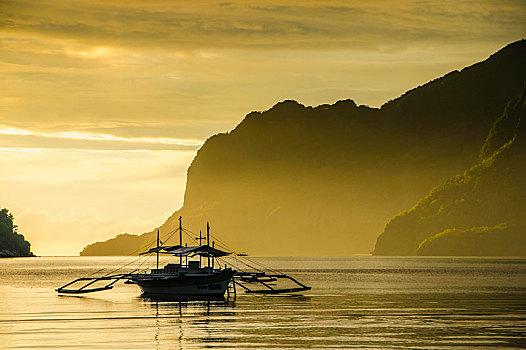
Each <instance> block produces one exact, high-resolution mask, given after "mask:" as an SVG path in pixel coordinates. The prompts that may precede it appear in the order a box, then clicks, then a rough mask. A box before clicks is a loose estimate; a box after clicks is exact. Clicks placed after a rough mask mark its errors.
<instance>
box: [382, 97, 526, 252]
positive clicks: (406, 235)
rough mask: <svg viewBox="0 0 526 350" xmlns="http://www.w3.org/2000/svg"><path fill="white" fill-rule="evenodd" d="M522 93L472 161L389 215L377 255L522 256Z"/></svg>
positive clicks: (525, 230) (525, 142)
mask: <svg viewBox="0 0 526 350" xmlns="http://www.w3.org/2000/svg"><path fill="white" fill-rule="evenodd" d="M525 213H526V96H525V92H524V91H523V93H522V94H521V96H520V97H519V98H517V99H515V100H513V101H512V102H511V103H510V104H509V105H508V106H507V108H506V110H505V111H504V113H503V115H502V116H501V117H500V118H499V119H498V120H497V121H496V122H495V124H494V125H493V127H492V129H491V131H490V133H489V135H488V138H487V140H486V143H485V144H484V146H483V148H482V152H481V157H480V161H479V163H478V164H477V165H475V166H474V167H472V168H471V169H469V170H467V171H466V172H465V173H464V174H463V175H457V176H454V177H452V178H450V179H449V180H448V181H447V182H446V183H445V184H444V185H443V186H441V187H438V188H436V189H434V190H433V191H432V192H431V194H430V195H428V196H427V197H426V198H424V199H423V200H422V201H420V202H419V203H418V204H417V205H416V206H415V207H414V208H412V209H410V210H409V211H407V212H405V213H403V214H401V215H400V216H397V217H395V218H394V219H392V220H391V221H390V222H389V223H388V224H387V226H386V227H385V230H384V232H383V233H382V234H381V235H380V237H379V238H378V241H377V243H376V248H375V251H374V253H375V254H378V255H413V254H415V253H416V254H419V255H526V215H525Z"/></svg>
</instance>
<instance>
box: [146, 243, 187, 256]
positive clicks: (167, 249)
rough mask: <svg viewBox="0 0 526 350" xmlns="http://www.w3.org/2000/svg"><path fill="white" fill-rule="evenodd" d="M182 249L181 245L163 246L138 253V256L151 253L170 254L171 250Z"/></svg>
mask: <svg viewBox="0 0 526 350" xmlns="http://www.w3.org/2000/svg"><path fill="white" fill-rule="evenodd" d="M181 247H183V246H182V245H179V244H178V245H165V246H160V247H154V248H150V249H149V250H148V251H146V252H142V253H140V254H139V255H144V254H151V253H157V252H159V253H167V252H171V251H172V250H176V249H179V248H181Z"/></svg>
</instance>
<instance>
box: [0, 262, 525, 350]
mask: <svg viewBox="0 0 526 350" xmlns="http://www.w3.org/2000/svg"><path fill="white" fill-rule="evenodd" d="M252 259H254V260H257V261H258V262H260V263H263V264H265V265H267V266H269V267H272V268H276V269H280V270H282V271H284V272H286V273H289V274H291V275H293V276H294V277H297V278H298V279H299V280H300V281H302V282H305V283H306V284H308V285H310V286H312V290H311V291H308V292H306V293H304V294H303V295H300V296H252V295H243V294H242V293H238V295H237V299H236V301H235V303H224V302H218V301H214V302H176V301H158V300H157V301H156V300H148V299H143V298H141V297H140V293H139V290H138V287H137V286H134V285H124V284H122V283H119V284H118V285H117V286H116V287H115V289H113V290H111V291H104V292H98V293H92V294H87V295H84V296H81V297H78V296H59V295H57V294H56V292H55V291H54V288H56V287H58V286H60V285H62V284H64V283H66V282H68V281H69V280H72V279H74V278H75V277H78V276H81V275H87V274H89V273H92V272H93V271H95V270H98V269H100V268H103V267H106V268H109V267H112V266H119V265H121V264H122V263H123V262H126V261H127V260H126V259H124V258H122V257H99V258H84V257H75V258H71V257H67V258H57V257H54V258H45V257H42V258H21V259H3V260H0V303H1V304H0V306H1V307H0V348H5V349H42V348H52V349H58V348H61V349H67V348H73V349H202V348H221V349H304V348H320V349H332V348H338V349H352V348H361V349H363V348H366V349H408V348H410V349H492V348H498V349H517V348H526V259H502V258H422V257H410V258H408V257H397V258H391V257H369V256H363V257H362V256H359V257H346V258H257V259H256V258H252Z"/></svg>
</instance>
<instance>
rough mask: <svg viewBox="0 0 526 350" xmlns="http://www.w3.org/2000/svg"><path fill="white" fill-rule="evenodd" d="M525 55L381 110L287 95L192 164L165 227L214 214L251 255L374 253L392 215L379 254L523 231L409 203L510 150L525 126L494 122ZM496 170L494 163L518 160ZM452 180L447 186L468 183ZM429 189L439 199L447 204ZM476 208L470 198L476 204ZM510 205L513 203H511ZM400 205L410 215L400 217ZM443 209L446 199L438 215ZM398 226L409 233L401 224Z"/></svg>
mask: <svg viewBox="0 0 526 350" xmlns="http://www.w3.org/2000/svg"><path fill="white" fill-rule="evenodd" d="M525 61H526V41H525V40H520V41H518V42H515V43H512V44H510V45H508V46H506V47H505V48H503V49H501V50H500V51H498V52H496V53H495V54H493V55H491V56H490V57H489V58H488V59H487V60H485V61H483V62H480V63H476V64H474V65H472V66H469V67H467V68H464V69H462V70H460V71H453V72H450V73H448V74H446V75H445V76H443V77H441V78H438V79H436V80H433V81H431V82H429V83H427V84H424V85H422V86H419V87H417V88H415V89H412V90H410V91H408V92H406V93H404V94H403V95H402V96H400V97H399V98H396V99H394V100H392V101H389V102H387V103H386V104H384V105H383V106H382V107H381V108H370V107H368V106H358V105H357V104H356V103H355V102H354V101H352V100H344V101H338V102H336V103H334V104H332V105H328V104H326V105H320V106H317V107H308V106H304V105H301V104H300V103H298V102H296V101H291V100H287V101H283V102H280V103H278V104H276V105H275V106H274V107H272V108H271V109H269V110H268V111H264V112H252V113H250V114H248V115H247V116H246V117H245V118H244V120H243V121H242V122H241V123H240V124H239V125H238V126H237V127H236V128H235V129H234V130H232V131H231V132H229V133H224V134H218V135H215V136H213V137H211V138H210V139H208V140H207V141H206V142H205V144H204V145H203V146H202V148H201V149H200V150H199V151H198V153H197V156H196V157H195V159H194V160H193V162H192V164H191V166H190V168H189V169H188V174H187V183H186V191H185V197H184V205H183V207H182V208H181V209H180V210H178V211H177V212H175V213H174V214H173V215H172V216H171V217H170V218H169V219H168V220H167V221H166V222H165V223H164V224H163V225H162V226H161V227H160V231H161V234H164V233H168V232H171V231H173V230H174V229H175V228H176V226H177V220H176V219H177V218H178V217H179V215H181V216H183V218H184V221H185V226H186V227H189V228H191V229H194V230H199V229H200V228H202V227H203V225H204V224H205V223H206V221H210V222H211V224H212V230H213V232H214V231H215V232H218V233H220V235H221V237H222V239H223V241H224V242H225V243H227V244H229V245H232V246H233V247H236V248H238V249H242V250H243V251H247V252H249V253H250V254H251V255H254V254H260V255H349V254H354V253H369V252H371V250H372V249H373V247H374V246H375V241H376V239H377V238H378V235H379V233H380V232H382V228H384V226H385V223H386V222H389V224H388V225H387V226H386V227H385V229H384V230H383V233H382V234H381V236H380V237H379V238H378V242H377V243H376V247H375V249H374V254H377V255H400V254H404V255H415V254H417V251H419V252H418V253H419V254H435V253H437V254H438V252H439V251H440V250H439V249H438V248H432V247H438V246H439V243H440V242H444V240H452V239H453V238H454V237H458V236H459V235H461V236H462V237H468V236H469V237H471V236H474V237H482V236H476V234H477V233H480V232H485V234H489V233H490V232H493V233H495V234H498V232H502V230H506V231H507V232H508V231H509V232H511V231H510V230H516V229H515V227H516V225H520V224H521V220H520V219H517V220H515V221H506V220H505V221H499V220H496V221H491V220H483V221H480V222H477V223H474V224H471V223H470V224H469V225H467V226H466V225H464V226H457V223H456V222H454V224H452V225H436V226H426V225H427V224H429V225H431V223H432V220H431V218H430V219H429V220H427V219H426V220H427V221H426V220H424V221H422V220H420V219H418V220H416V221H413V222H412V223H411V220H413V219H412V216H411V215H408V214H405V213H406V211H408V210H409V211H408V212H407V213H412V212H414V211H415V210H416V209H411V210H410V208H411V207H413V206H414V205H415V203H418V202H419V201H420V200H421V198H423V197H425V196H426V195H427V194H429V192H430V191H431V190H432V189H433V188H435V187H436V186H438V185H440V184H443V183H446V184H447V183H453V182H454V181H456V180H451V179H457V180H458V181H460V182H461V183H465V182H466V181H467V177H462V176H461V177H462V179H460V178H459V177H457V176H456V174H461V173H463V172H464V171H465V169H468V168H469V167H471V166H472V165H473V164H477V162H479V160H480V166H479V167H478V168H477V169H473V170H472V172H470V173H469V174H466V176H469V177H470V178H474V177H475V176H478V174H479V173H482V172H484V169H489V168H490V167H489V164H490V163H492V162H496V161H497V160H498V159H500V158H499V156H498V154H501V153H502V152H503V151H502V150H500V148H501V147H502V146H503V145H504V143H509V141H510V140H511V139H510V137H511V136H510V135H512V134H510V131H509V130H512V129H513V128H512V127H509V130H507V131H506V132H507V133H505V134H506V135H505V136H504V134H503V133H502V132H500V131H499V132H498V133H497V131H495V132H494V134H495V136H491V137H489V136H488V130H490V129H491V130H493V129H492V128H500V126H495V125H496V124H495V120H496V119H497V118H498V117H499V116H500V115H501V114H502V111H503V110H504V108H505V107H506V105H507V104H508V103H509V102H510V100H512V99H514V98H516V97H517V96H518V95H519V94H520V92H521V90H522V89H523V85H524V81H525V80H526V65H525V64H524V62H525ZM509 108H512V107H509ZM513 108H514V107H513ZM509 111H511V109H509ZM497 124H499V123H497ZM504 124H506V123H504ZM504 124H503V125H504ZM499 125H500V124H499ZM506 125H508V124H506ZM499 130H500V129H499ZM497 134H498V135H497ZM513 135H514V134H513ZM497 145H500V146H498V147H497ZM481 147H482V148H483V151H482V155H481ZM513 148H517V147H513ZM499 150H500V151H499ZM513 152H517V151H513ZM504 153H506V152H504ZM492 169H493V168H492ZM494 169H495V170H488V171H489V172H495V173H496V172H499V171H501V170H502V171H506V170H505V169H508V168H507V167H502V168H501V167H500V166H499V167H495V168H494ZM510 169H511V168H510ZM516 171H517V172H520V168H517V170H516ZM495 176H497V175H495ZM510 176H511V175H510ZM514 176H515V175H514ZM448 179H450V180H448ZM481 179H486V177H481ZM506 179H507V178H506ZM506 179H503V181H507V180H506ZM524 179H525V177H522V178H521V177H517V178H514V181H515V180H517V181H519V182H521V181H522V182H524V181H525V180H524ZM446 181H447V182H446ZM481 181H482V180H481ZM488 181H489V180H488ZM471 185H472V186H474V188H475V189H479V188H480V186H481V185H480V184H478V183H472V184H471ZM466 186H467V185H466ZM512 187H513V185H510V189H506V190H503V191H510V190H511V188H512ZM447 188H448V189H449V190H444V191H443V192H441V193H446V192H448V191H453V189H457V188H460V187H459V186H453V185H447ZM487 190H488V191H495V193H494V194H488V196H486V197H480V200H488V201H490V200H497V199H498V200H500V199H501V197H500V196H501V195H499V194H498V193H500V192H499V191H501V190H502V187H499V186H494V187H491V186H489V187H487ZM437 192H440V191H438V190H435V191H434V192H433V193H437ZM433 193H432V195H433ZM502 193H507V192H502ZM432 195H430V196H432ZM426 198H429V200H428V201H429V204H431V203H438V202H434V199H432V198H431V197H426ZM523 198H525V197H523ZM460 199H462V198H460V197H459V200H460ZM465 200H466V203H469V202H467V200H468V199H465ZM424 201H425V200H424ZM426 203H427V202H426ZM507 203H509V204H510V205H511V203H512V202H507ZM419 205H420V204H419ZM477 205H478V202H477ZM420 206H422V205H420ZM482 207H483V204H480V205H478V206H477V208H482ZM470 208H473V206H470V205H467V204H466V207H465V210H469V209H470ZM506 209H509V210H513V208H508V207H505V208H504V207H503V208H502V210H506ZM451 212H453V210H451ZM399 213H404V214H402V215H399V216H396V215H398V214H399ZM437 213H441V211H440V209H438V210H437V212H434V213H433V215H436V214H437ZM415 215H416V214H415ZM452 215H453V214H452ZM455 215H457V214H455ZM458 215H460V214H458ZM472 215H473V216H476V215H477V214H475V213H473V214H472ZM394 216H396V218H395V219H392V220H391V218H393V217H394ZM439 217H440V220H449V219H450V218H451V217H450V216H439ZM420 218H421V217H420ZM437 220H438V219H437ZM523 220H526V219H523ZM475 221H476V220H473V222H475ZM403 222H407V223H408V224H407V225H405V226H404V225H402V223H403ZM426 222H427V224H426ZM420 224H421V225H422V226H418V225H420ZM395 226H396V227H399V230H398V231H396V230H395V229H394V228H395ZM435 228H442V229H440V230H439V231H436V230H435ZM392 230H393V232H394V231H396V232H398V233H389V232H391V231H392ZM415 230H416V231H415ZM422 230H425V233H424V232H423V231H422ZM459 230H460V231H462V230H466V233H465V234H464V233H460V231H459ZM483 235H484V234H483ZM407 237H413V238H412V239H409V238H407ZM433 237H435V238H434V239H432V238H433ZM153 238H154V231H151V232H148V233H145V234H143V235H140V236H138V235H120V236H118V237H116V238H114V239H111V240H109V241H106V242H98V243H95V244H92V245H89V246H87V247H86V248H85V249H84V250H83V251H82V252H81V255H99V254H104V255H122V254H129V253H131V252H132V251H133V250H135V249H137V248H138V247H139V246H141V245H143V244H144V243H146V242H148V241H152V240H153ZM426 239H427V241H426V242H425V243H424V242H423V241H424V240H426ZM421 243H422V246H420V244H421ZM440 244H442V243H440ZM440 246H441V245H440ZM132 248H133V249H132ZM462 254H471V252H470V251H468V250H464V251H463V252H462ZM501 254H503V255H509V254H516V252H515V251H511V250H508V251H505V250H503V251H502V253H501Z"/></svg>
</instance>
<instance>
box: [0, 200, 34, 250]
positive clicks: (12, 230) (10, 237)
mask: <svg viewBox="0 0 526 350" xmlns="http://www.w3.org/2000/svg"><path fill="white" fill-rule="evenodd" d="M14 220H15V219H14V217H13V214H11V213H10V212H9V210H7V209H5V208H4V209H2V210H0V258H5V257H19V256H34V255H33V253H31V244H29V242H28V241H26V240H25V238H24V236H23V235H21V234H19V233H18V227H17V226H16V225H15V223H14Z"/></svg>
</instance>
